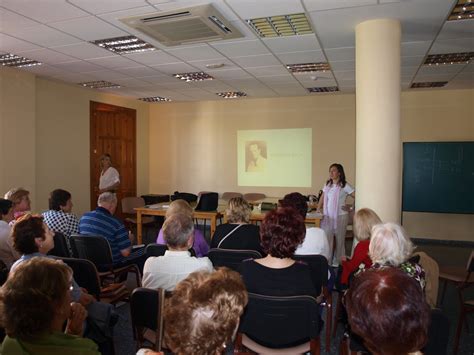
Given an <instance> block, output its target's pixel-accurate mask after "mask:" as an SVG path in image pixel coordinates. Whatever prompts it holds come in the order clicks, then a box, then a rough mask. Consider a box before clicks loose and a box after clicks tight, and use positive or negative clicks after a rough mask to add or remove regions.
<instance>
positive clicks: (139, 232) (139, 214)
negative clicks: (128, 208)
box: [137, 211, 143, 244]
mask: <svg viewBox="0 0 474 355" xmlns="http://www.w3.org/2000/svg"><path fill="white" fill-rule="evenodd" d="M142 230H143V226H142V212H141V211H137V244H142Z"/></svg>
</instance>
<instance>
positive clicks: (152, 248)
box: [145, 243, 196, 258]
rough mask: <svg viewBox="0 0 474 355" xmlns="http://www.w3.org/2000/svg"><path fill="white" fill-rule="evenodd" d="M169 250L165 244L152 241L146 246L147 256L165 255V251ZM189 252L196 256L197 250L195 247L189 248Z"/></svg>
mask: <svg viewBox="0 0 474 355" xmlns="http://www.w3.org/2000/svg"><path fill="white" fill-rule="evenodd" d="M167 250H168V246H167V245H165V244H155V243H151V244H148V245H147V246H146V248H145V254H146V256H147V258H149V257H150V256H163V255H165V251H167ZM189 253H191V256H196V252H195V251H194V249H193V248H189Z"/></svg>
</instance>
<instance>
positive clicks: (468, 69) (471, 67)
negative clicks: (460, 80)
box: [462, 62, 474, 73]
mask: <svg viewBox="0 0 474 355" xmlns="http://www.w3.org/2000/svg"><path fill="white" fill-rule="evenodd" d="M462 72H463V73H474V62H471V63H469V64H468V65H466V66H465V67H464V69H463V70H462Z"/></svg>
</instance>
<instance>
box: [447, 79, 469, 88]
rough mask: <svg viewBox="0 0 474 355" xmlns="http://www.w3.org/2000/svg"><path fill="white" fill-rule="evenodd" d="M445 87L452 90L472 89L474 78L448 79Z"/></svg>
mask: <svg viewBox="0 0 474 355" xmlns="http://www.w3.org/2000/svg"><path fill="white" fill-rule="evenodd" d="M445 87H446V88H448V89H453V90H454V89H456V90H465V89H474V79H471V80H465V81H464V80H463V81H450V82H449V83H448V84H447V85H446V86H445Z"/></svg>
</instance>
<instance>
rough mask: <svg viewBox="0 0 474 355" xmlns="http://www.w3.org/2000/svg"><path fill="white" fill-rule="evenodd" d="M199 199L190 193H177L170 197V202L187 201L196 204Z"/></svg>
mask: <svg viewBox="0 0 474 355" xmlns="http://www.w3.org/2000/svg"><path fill="white" fill-rule="evenodd" d="M197 199H198V197H197V195H195V194H191V193H189V192H179V191H175V192H174V194H173V195H171V196H170V200H171V201H174V200H185V201H187V202H188V203H191V202H196V201H197Z"/></svg>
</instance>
